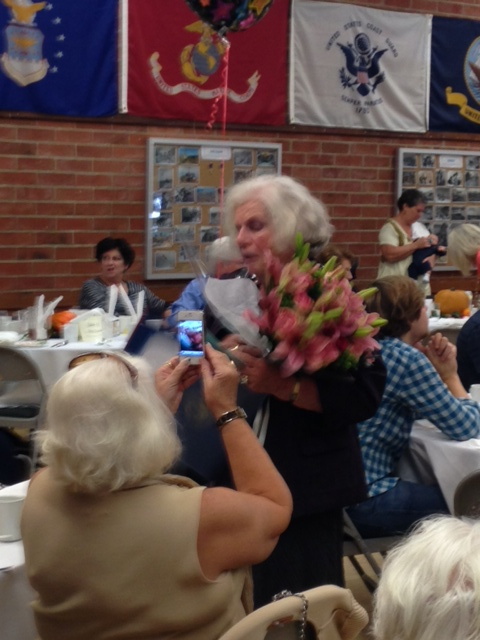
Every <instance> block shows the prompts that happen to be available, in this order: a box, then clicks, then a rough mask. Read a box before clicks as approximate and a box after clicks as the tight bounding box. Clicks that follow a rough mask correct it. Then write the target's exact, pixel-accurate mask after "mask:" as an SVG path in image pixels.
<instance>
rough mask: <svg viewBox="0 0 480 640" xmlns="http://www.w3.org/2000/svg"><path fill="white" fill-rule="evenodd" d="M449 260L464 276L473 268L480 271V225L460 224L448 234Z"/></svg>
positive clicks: (477, 271) (469, 273)
mask: <svg viewBox="0 0 480 640" xmlns="http://www.w3.org/2000/svg"><path fill="white" fill-rule="evenodd" d="M447 258H448V261H449V262H450V263H451V264H453V265H455V266H456V267H457V269H459V270H460V271H461V272H462V274H463V275H464V276H468V275H471V271H472V269H475V272H476V274H478V273H480V227H478V226H477V225H476V224H459V225H458V227H455V228H454V229H452V231H450V233H449V234H448V249H447Z"/></svg>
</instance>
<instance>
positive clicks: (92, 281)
mask: <svg viewBox="0 0 480 640" xmlns="http://www.w3.org/2000/svg"><path fill="white" fill-rule="evenodd" d="M106 286H107V285H106V284H105V283H104V282H102V281H101V280H100V278H89V279H88V280H85V282H84V283H83V284H82V289H91V288H92V287H97V288H99V287H106Z"/></svg>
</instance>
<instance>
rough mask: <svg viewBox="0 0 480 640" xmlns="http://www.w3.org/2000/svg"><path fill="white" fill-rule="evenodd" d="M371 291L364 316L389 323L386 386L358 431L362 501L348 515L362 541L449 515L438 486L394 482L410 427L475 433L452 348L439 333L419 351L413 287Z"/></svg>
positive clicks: (404, 281) (424, 327)
mask: <svg viewBox="0 0 480 640" xmlns="http://www.w3.org/2000/svg"><path fill="white" fill-rule="evenodd" d="M374 286H375V287H377V288H378V291H377V293H376V294H375V296H373V297H372V298H371V299H370V300H369V301H368V302H367V309H368V310H369V311H376V312H377V313H379V314H380V315H381V316H382V317H384V318H386V319H387V320H388V324H387V325H385V326H384V327H382V328H381V330H380V334H379V337H380V341H381V342H380V344H381V354H382V359H383V361H384V364H385V366H386V368H387V383H386V387H385V391H384V394H383V398H382V401H381V403H380V406H379V407H378V410H377V412H376V414H375V415H374V416H373V418H370V419H368V420H365V421H364V422H360V423H359V424H358V425H357V426H358V431H359V437H360V444H361V447H362V456H363V463H364V467H365V473H366V478H367V483H368V495H369V499H368V500H366V501H365V502H362V503H360V504H357V505H355V506H354V507H351V508H349V509H348V513H349V515H350V517H351V518H352V520H353V521H354V523H355V525H356V526H357V528H358V530H359V531H360V533H361V534H362V535H363V536H365V537H374V536H384V535H390V534H395V533H403V532H404V531H406V530H407V529H408V528H409V527H410V526H411V525H412V524H413V523H414V522H416V521H417V520H419V519H421V518H423V517H425V516H427V515H430V514H434V513H448V508H447V505H446V503H445V500H444V498H443V496H442V493H441V491H440V489H439V487H438V486H436V485H429V486H426V485H422V484H417V483H414V482H407V481H404V480H401V479H400V478H398V477H397V476H396V475H395V469H396V467H397V464H398V461H399V460H400V458H401V456H402V454H403V453H404V451H405V450H406V449H407V447H408V440H409V437H410V432H411V430H412V426H413V423H414V421H415V420H417V419H420V418H426V419H428V420H430V421H431V422H433V424H435V425H436V426H437V427H438V428H439V429H441V430H442V431H443V433H445V434H446V435H447V436H448V437H449V438H451V439H452V440H468V439H469V438H476V437H478V436H479V434H480V407H479V405H478V404H477V403H476V402H474V401H473V400H471V399H469V396H468V393H467V392H466V391H465V389H464V387H463V385H462V383H461V382H460V378H459V377H458V374H457V361H456V349H455V345H453V344H452V343H451V342H449V341H448V340H447V339H446V338H444V337H443V336H442V335H441V334H439V333H437V334H435V335H434V336H433V337H432V338H431V339H430V340H429V341H428V344H427V346H426V347H425V348H424V347H422V346H421V345H420V341H421V340H423V339H424V338H425V337H426V336H427V334H428V318H427V313H426V309H425V306H424V298H423V294H422V293H421V291H420V289H419V288H418V287H417V285H416V284H415V282H414V281H413V280H412V279H410V278H408V277H407V276H387V277H385V278H380V279H379V280H377V281H376V282H375V283H374ZM422 351H423V353H422Z"/></svg>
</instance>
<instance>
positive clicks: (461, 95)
mask: <svg viewBox="0 0 480 640" xmlns="http://www.w3.org/2000/svg"><path fill="white" fill-rule="evenodd" d="M479 108H480V22H478V21H475V20H458V19H452V18H433V28H432V67H431V85H430V129H432V130H436V131H465V132H472V133H480V110H479Z"/></svg>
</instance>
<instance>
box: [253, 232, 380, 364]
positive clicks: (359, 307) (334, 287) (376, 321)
mask: <svg viewBox="0 0 480 640" xmlns="http://www.w3.org/2000/svg"><path fill="white" fill-rule="evenodd" d="M309 250H310V245H309V244H306V243H304V242H303V240H302V238H301V236H298V237H297V242H296V250H295V256H294V258H293V260H292V261H291V262H289V263H287V264H286V265H285V266H283V267H282V265H281V264H280V262H279V261H278V259H277V258H274V257H273V256H269V257H268V272H269V274H270V279H269V281H268V282H267V284H266V285H265V287H264V288H262V290H261V296H260V300H259V309H260V313H259V314H258V315H257V314H255V313H253V312H252V311H247V312H246V314H247V317H248V318H249V319H250V320H251V321H253V322H254V323H255V324H256V325H257V326H258V327H259V331H260V334H261V335H265V336H267V338H268V339H269V341H270V343H271V347H272V348H271V351H270V355H269V357H270V358H271V359H272V360H274V361H278V362H280V363H281V370H282V374H283V375H284V376H285V377H287V376H290V375H292V374H294V373H296V372H297V371H300V370H302V371H305V372H307V373H313V372H315V371H318V370H319V369H323V368H325V367H327V366H329V365H334V366H335V367H338V368H340V369H345V370H346V369H350V368H352V367H356V366H357V364H358V362H359V360H360V358H361V357H362V356H363V355H365V356H368V355H369V354H370V353H371V352H372V351H373V350H375V349H378V347H379V345H378V343H377V341H376V340H374V336H375V335H376V334H377V333H378V331H379V329H380V327H381V326H382V325H384V324H386V320H384V319H383V318H380V316H379V315H378V314H377V313H367V311H366V310H365V306H364V300H365V299H366V298H368V297H369V296H371V295H373V294H374V293H375V291H376V289H375V288H370V289H364V290H363V291H360V292H359V293H355V292H354V291H353V290H352V287H351V285H350V282H349V281H348V280H347V278H346V277H345V270H344V269H343V267H341V266H335V263H336V258H335V257H333V258H331V259H330V260H329V261H328V262H327V263H326V264H324V265H323V266H321V265H319V264H316V263H315V262H312V261H311V260H309V259H308V253H309Z"/></svg>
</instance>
